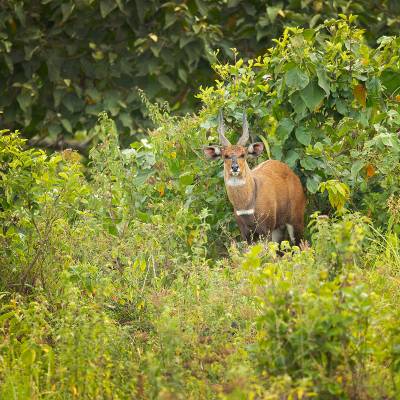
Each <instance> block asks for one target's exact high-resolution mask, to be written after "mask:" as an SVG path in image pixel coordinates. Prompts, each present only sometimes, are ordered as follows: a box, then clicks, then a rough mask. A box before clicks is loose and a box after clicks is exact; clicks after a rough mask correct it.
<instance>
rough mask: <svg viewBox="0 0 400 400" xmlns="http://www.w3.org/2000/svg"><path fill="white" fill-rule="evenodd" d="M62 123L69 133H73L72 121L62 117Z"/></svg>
mask: <svg viewBox="0 0 400 400" xmlns="http://www.w3.org/2000/svg"><path fill="white" fill-rule="evenodd" d="M61 124H62V126H63V127H64V128H65V130H66V131H68V132H69V133H72V125H71V122H69V121H68V120H67V119H66V118H62V119H61Z"/></svg>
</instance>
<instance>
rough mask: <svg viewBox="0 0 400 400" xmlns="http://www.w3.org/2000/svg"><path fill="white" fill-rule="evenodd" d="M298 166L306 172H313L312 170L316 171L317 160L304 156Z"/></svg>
mask: <svg viewBox="0 0 400 400" xmlns="http://www.w3.org/2000/svg"><path fill="white" fill-rule="evenodd" d="M300 164H301V166H302V167H303V168H304V169H306V170H308V171H313V170H315V169H317V168H318V166H319V162H318V160H316V159H315V158H313V157H311V156H305V158H303V159H302V160H301V161H300Z"/></svg>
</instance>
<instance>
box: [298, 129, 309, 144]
mask: <svg viewBox="0 0 400 400" xmlns="http://www.w3.org/2000/svg"><path fill="white" fill-rule="evenodd" d="M295 135H296V139H297V140H298V141H299V142H300V143H301V144H303V145H304V146H308V145H309V144H310V143H311V131H310V129H309V128H306V127H305V126H299V127H298V128H297V129H296V131H295Z"/></svg>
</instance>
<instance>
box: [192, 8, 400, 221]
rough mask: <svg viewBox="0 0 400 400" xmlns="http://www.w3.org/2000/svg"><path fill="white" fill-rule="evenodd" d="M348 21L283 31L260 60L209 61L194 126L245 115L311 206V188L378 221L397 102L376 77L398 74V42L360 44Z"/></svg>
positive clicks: (393, 172)
mask: <svg viewBox="0 0 400 400" xmlns="http://www.w3.org/2000/svg"><path fill="white" fill-rule="evenodd" d="M354 19H355V18H354V17H349V18H346V17H345V16H342V19H341V20H339V21H326V22H325V24H324V25H321V26H318V27H317V28H315V29H298V28H287V29H286V30H285V32H284V34H283V36H282V37H281V38H280V39H279V40H276V44H275V46H274V47H273V48H271V49H269V50H268V52H267V53H266V54H265V55H264V56H261V57H257V58H256V59H254V60H253V59H252V60H249V61H248V62H247V63H244V62H243V60H242V59H239V60H238V61H237V62H236V63H235V64H232V65H229V64H226V65H223V64H217V65H215V70H216V72H217V73H218V75H219V77H220V80H218V81H217V83H216V85H215V86H214V87H209V88H204V89H202V90H201V92H200V94H199V98H200V99H201V100H202V101H203V103H204V104H205V107H204V109H203V110H202V114H201V115H202V116H203V118H206V121H205V122H204V123H203V125H202V126H204V127H214V126H216V121H215V118H214V115H215V114H216V112H217V110H218V109H219V108H221V107H223V108H224V109H225V113H226V115H227V119H228V121H229V120H231V121H232V122H233V123H234V124H235V125H238V124H239V123H240V115H241V112H242V110H243V109H244V110H246V111H247V113H248V115H249V120H250V126H251V130H252V132H253V133H254V136H256V135H262V136H263V137H264V138H265V139H266V141H267V142H268V144H269V147H270V149H271V154H272V158H274V159H279V160H282V161H284V162H286V163H287V164H289V165H290V166H291V167H292V168H294V169H295V170H296V171H297V172H298V173H299V174H300V175H301V176H302V178H303V181H304V183H305V186H306V188H307V191H308V193H309V194H310V196H309V197H310V198H311V199H312V204H313V206H314V207H317V208H319V209H323V207H324V208H325V209H326V206H324V204H326V200H325V198H324V197H323V196H322V197H321V196H320V197H318V196H316V195H315V196H314V194H316V193H317V192H318V189H319V188H320V189H321V191H322V192H324V191H327V193H328V196H329V201H330V203H331V205H332V206H333V207H334V208H336V209H338V210H341V209H343V207H344V206H345V204H346V203H350V204H351V206H353V207H355V208H359V209H363V210H365V211H367V210H368V212H369V213H372V214H373V215H374V217H376V218H378V219H380V222H381V223H383V222H384V216H385V211H386V207H385V203H386V200H387V199H388V197H389V196H390V195H391V194H392V193H396V192H397V188H398V187H399V183H398V180H397V179H398V166H399V155H400V141H399V137H398V134H397V132H398V130H399V129H400V114H399V105H398V99H397V97H395V93H393V92H392V91H391V89H390V87H389V86H387V81H386V78H385V76H386V74H390V75H391V74H393V76H398V73H399V67H400V64H399V49H400V47H399V44H400V42H399V39H398V38H395V37H393V38H389V37H386V38H383V39H382V40H380V42H379V45H378V47H377V48H376V49H372V48H370V47H368V46H367V44H366V42H365V40H364V38H363V32H362V31H361V30H359V29H357V28H355V27H354V25H353V22H354ZM378 192H379V194H378ZM361 196H362V198H363V200H362V202H361V201H360V197H361Z"/></svg>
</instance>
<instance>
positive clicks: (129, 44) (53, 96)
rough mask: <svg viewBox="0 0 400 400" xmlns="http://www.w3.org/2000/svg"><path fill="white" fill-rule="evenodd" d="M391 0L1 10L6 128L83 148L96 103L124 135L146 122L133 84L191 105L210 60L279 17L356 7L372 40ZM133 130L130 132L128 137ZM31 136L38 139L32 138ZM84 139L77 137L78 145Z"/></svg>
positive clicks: (289, 22)
mask: <svg viewBox="0 0 400 400" xmlns="http://www.w3.org/2000/svg"><path fill="white" fill-rule="evenodd" d="M399 8H400V6H399V5H398V2H397V1H395V0H385V1H372V2H371V1H367V0H358V1H351V2H350V1H347V0H335V1H326V2H323V1H321V0H313V1H311V0H305V1H304V0H303V1H280V2H265V1H261V0H258V1H253V2H245V1H240V0H229V1H225V0H218V1H214V0H190V1H176V2H172V1H171V2H166V1H160V0H150V1H144V0H69V1H63V0H51V1H48V0H46V1H45V0H42V1H33V0H31V1H29V0H24V1H18V2H4V4H3V5H2V8H1V10H0V27H1V35H0V110H1V111H2V115H1V119H2V123H3V124H4V125H5V127H6V128H9V129H15V128H24V135H26V136H27V137H32V136H35V135H39V137H41V138H43V137H44V138H46V140H45V141H44V142H43V144H45V145H54V146H55V147H57V146H61V147H64V146H65V144H63V140H64V139H65V138H66V140H68V146H72V147H76V148H80V149H81V148H84V147H85V144H86V143H87V141H88V140H90V138H91V136H92V134H93V130H92V128H93V126H94V123H95V121H96V117H97V114H98V113H99V112H100V111H103V110H106V111H108V112H109V113H110V114H111V115H112V116H113V117H114V118H115V120H116V123H117V127H118V129H119V131H120V132H121V133H124V134H125V137H129V136H132V135H134V134H138V133H140V132H142V129H143V128H144V127H146V126H147V123H146V120H145V119H143V114H145V113H146V112H145V109H144V108H143V106H142V105H141V102H140V100H139V96H138V93H137V91H136V87H141V88H142V89H144V90H145V92H146V93H147V94H148V95H149V96H150V99H151V100H155V99H158V100H160V99H164V100H168V101H169V103H170V104H171V107H172V109H173V110H178V109H179V110H181V111H182V112H184V111H192V110H194V109H195V107H196V101H195V98H194V94H195V93H196V92H197V87H198V86H199V85H200V84H203V85H207V84H210V83H211V82H212V81H213V79H214V76H213V74H212V73H210V70H209V66H210V63H213V62H215V54H213V50H215V49H221V53H220V54H219V55H218V58H220V59H222V60H226V59H227V58H230V59H232V58H233V57H234V55H233V52H232V49H231V48H233V47H236V48H238V49H239V51H240V52H241V54H243V55H244V56H245V57H249V56H250V57H251V56H255V55H258V54H260V53H263V52H265V50H266V49H267V48H268V47H269V46H271V43H272V40H273V39H274V38H275V37H277V36H279V35H280V34H281V33H282V31H283V28H284V27H285V26H305V27H311V28H312V27H314V26H316V24H317V23H320V22H321V21H323V20H324V19H325V18H330V17H337V15H338V14H339V13H356V14H359V15H360V17H359V24H360V26H361V27H363V28H365V29H366V30H367V38H368V40H369V41H370V42H374V41H375V40H376V39H377V38H378V37H379V36H381V35H390V34H393V33H397V32H398V28H399V13H400V10H399ZM127 140H129V139H127ZM33 142H34V143H37V140H36V139H35V140H34V141H33ZM82 143H83V146H82Z"/></svg>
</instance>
